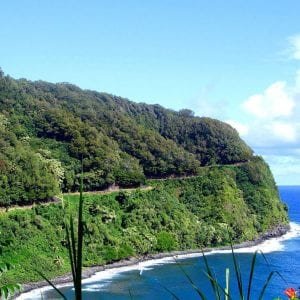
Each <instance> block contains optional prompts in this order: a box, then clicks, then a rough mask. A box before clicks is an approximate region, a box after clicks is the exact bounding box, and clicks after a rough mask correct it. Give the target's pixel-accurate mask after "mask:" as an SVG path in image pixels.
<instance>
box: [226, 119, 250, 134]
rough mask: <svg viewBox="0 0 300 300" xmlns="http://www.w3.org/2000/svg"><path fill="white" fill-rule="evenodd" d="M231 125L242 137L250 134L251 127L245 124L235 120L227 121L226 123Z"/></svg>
mask: <svg viewBox="0 0 300 300" xmlns="http://www.w3.org/2000/svg"><path fill="white" fill-rule="evenodd" d="M225 122H226V123H228V124H229V125H231V126H232V127H233V128H235V129H236V130H237V131H238V133H239V134H240V136H246V135H247V134H248V132H249V127H248V126H247V125H245V124H242V123H240V122H237V121H235V120H227V121H225Z"/></svg>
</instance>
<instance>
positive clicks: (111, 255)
mask: <svg viewBox="0 0 300 300" xmlns="http://www.w3.org/2000/svg"><path fill="white" fill-rule="evenodd" d="M256 164H258V166H259V165H261V164H262V166H264V164H263V163H262V162H261V161H260V160H257V162H256ZM243 168H244V166H235V167H229V166H224V167H218V168H217V167H212V168H206V169H203V170H202V174H200V175H199V176H197V177H192V178H186V179H168V180H150V182H149V181H148V182H147V183H148V184H151V185H152V186H153V189H147V190H142V189H136V190H131V191H130V190H129V191H126V192H124V191H122V192H113V193H109V194H89V193H86V194H85V195H84V199H85V205H84V207H83V233H84V240H83V254H82V257H83V266H92V265H101V264H104V263H110V262H113V261H117V260H120V259H123V258H128V257H130V256H135V255H144V254H148V253H155V252H162V251H171V250H185V249H199V248H203V247H206V246H211V247H215V246H219V245H229V244H230V243H231V241H233V242H234V243H237V242H241V241H245V240H250V239H253V238H255V237H257V236H258V234H259V233H261V227H259V226H257V224H258V223H257V222H258V221H257V220H262V219H263V215H261V214H265V210H264V209H259V210H257V211H254V210H253V208H252V207H251V205H249V204H248V203H247V198H246V196H247V193H246V191H244V190H243V189H241V188H240V187H239V186H238V184H237V183H236V182H235V181H234V178H235V177H236V176H237V174H239V173H240V172H242V169H243ZM265 175H266V174H265ZM262 179H263V182H260V183H259V182H256V184H255V186H254V187H253V188H255V189H258V190H259V189H260V187H261V186H262V185H264V184H265V180H266V179H267V178H262ZM244 184H245V182H244ZM248 185H249V186H252V185H253V183H251V181H249V182H248ZM248 185H247V186H248ZM249 186H248V187H249ZM275 192H276V189H275V190H274V191H269V193H275ZM195 195H196V196H195ZM265 195H266V194H265V193H264V194H262V196H261V199H264V198H263V197H264V196H265ZM268 202H269V204H268V205H269V207H270V209H272V210H273V213H274V218H277V219H276V223H275V221H273V220H271V219H270V221H269V223H268V224H267V223H266V222H264V227H265V228H266V230H267V229H272V228H273V227H274V226H275V225H277V224H281V223H286V222H287V216H286V211H285V210H284V207H283V204H281V202H280V200H279V198H278V197H277V198H270V199H269V198H267V199H264V202H263V203H262V204H261V205H267V203H268ZM78 203H79V196H78V195H69V196H65V197H64V207H65V211H66V213H64V210H63V209H62V205H61V204H54V203H52V204H49V205H42V204H40V205H36V206H34V207H33V208H32V209H23V210H12V211H9V212H6V213H2V214H1V215H0V227H1V228H2V234H1V236H0V248H1V249H3V260H5V261H10V262H12V263H14V264H15V265H16V268H15V269H14V270H11V271H9V272H8V273H7V274H5V276H3V278H2V279H1V280H0V282H3V283H7V282H27V281H34V280H39V279H40V278H39V277H38V274H37V273H36V272H34V271H32V265H34V264H36V261H39V267H40V270H41V271H42V272H43V274H44V275H45V276H47V277H48V278H49V277H52V276H55V275H59V274H63V273H66V272H69V271H70V267H69V264H68V256H69V254H68V246H67V245H68V238H67V237H66V234H65V227H66V224H65V222H64V220H65V219H67V220H69V216H70V215H75V214H76V211H77V209H78ZM270 213H271V212H270ZM65 214H66V215H65ZM276 216H278V217H276ZM74 224H76V223H74ZM68 226H70V225H68ZM74 226H75V225H74ZM21 266H22V267H21Z"/></svg>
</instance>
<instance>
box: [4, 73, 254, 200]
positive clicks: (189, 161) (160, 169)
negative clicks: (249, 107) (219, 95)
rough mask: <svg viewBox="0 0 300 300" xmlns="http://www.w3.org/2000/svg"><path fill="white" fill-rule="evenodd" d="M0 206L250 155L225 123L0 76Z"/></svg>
mask: <svg viewBox="0 0 300 300" xmlns="http://www.w3.org/2000/svg"><path fill="white" fill-rule="evenodd" d="M0 108H1V110H0V133H1V135H0V149H1V154H0V176H1V177H0V178H1V179H0V183H1V187H2V188H1V192H0V193H1V194H0V199H1V200H0V201H1V203H2V204H9V203H15V202H18V201H22V202H26V201H32V200H37V199H45V198H49V197H51V196H53V195H55V194H56V193H57V192H58V191H59V189H60V187H61V188H62V190H63V191H74V190H76V189H77V188H78V174H79V173H80V161H81V159H82V160H83V163H84V171H85V180H84V185H85V189H86V190H97V189H103V188H106V187H107V186H109V185H111V184H118V185H121V186H138V185H139V184H142V183H143V182H144V180H145V178H146V177H152V178H153V177H154V178H157V177H159V178H160V177H167V176H170V175H175V176H176V175H177V176H180V175H193V174H197V173H198V172H199V168H200V167H201V166H206V165H212V164H219V165H220V164H221V165H222V164H233V163H237V162H244V161H248V160H250V159H251V158H252V151H251V149H250V148H249V147H248V146H247V145H246V144H245V143H244V142H243V141H242V140H241V139H240V138H239V136H238V133H237V132H236V130H235V129H233V128H232V127H230V126H229V125H227V124H225V123H222V122H220V121H217V120H213V119H209V118H200V117H194V116H193V115H192V113H191V112H190V111H188V110H182V111H180V112H175V111H172V110H168V109H165V108H163V107H161V106H159V105H146V104H136V103H133V102H130V101H128V100H126V99H122V98H120V97H116V96H113V95H108V94H105V93H98V92H94V91H87V90H82V89H80V88H78V87H77V86H74V85H72V84H68V83H59V84H52V83H47V82H43V81H37V82H31V81H28V80H25V79H20V80H15V79H13V78H11V77H9V76H4V74H3V72H2V73H1V74H0Z"/></svg>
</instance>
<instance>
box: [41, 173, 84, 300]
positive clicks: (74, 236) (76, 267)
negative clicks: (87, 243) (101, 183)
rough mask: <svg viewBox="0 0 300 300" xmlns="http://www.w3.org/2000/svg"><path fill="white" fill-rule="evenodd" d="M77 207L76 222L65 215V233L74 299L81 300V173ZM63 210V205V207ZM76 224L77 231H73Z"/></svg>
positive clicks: (60, 293)
mask: <svg viewBox="0 0 300 300" xmlns="http://www.w3.org/2000/svg"><path fill="white" fill-rule="evenodd" d="M79 192H80V193H79V205H78V216H77V220H76V219H74V217H73V216H72V214H71V215H70V217H69V219H67V217H66V213H65V214H64V215H65V220H64V223H65V231H66V239H67V248H68V253H69V262H70V267H71V272H72V280H73V286H74V290H75V299H76V300H82V250H83V236H84V231H83V173H82V174H81V178H80V190H79ZM63 209H64V210H65V208H64V205H63ZM76 222H77V231H76V230H75V227H76ZM38 273H39V274H40V275H41V276H42V277H43V278H44V279H45V280H46V281H47V282H48V283H49V284H50V285H51V286H52V287H53V288H54V289H55V291H56V292H57V293H58V294H59V295H60V296H61V297H62V298H63V299H67V298H66V296H65V295H64V294H63V293H62V292H61V291H60V290H59V289H58V288H57V287H56V286H55V285H54V284H53V283H52V282H51V281H50V280H49V279H48V278H47V277H46V276H44V275H43V274H42V273H41V272H38Z"/></svg>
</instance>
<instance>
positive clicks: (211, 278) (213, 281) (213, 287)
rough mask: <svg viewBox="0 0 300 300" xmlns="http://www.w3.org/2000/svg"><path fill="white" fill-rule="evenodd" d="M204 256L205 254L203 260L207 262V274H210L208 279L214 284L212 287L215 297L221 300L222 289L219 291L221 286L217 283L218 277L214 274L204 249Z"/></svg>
mask: <svg viewBox="0 0 300 300" xmlns="http://www.w3.org/2000/svg"><path fill="white" fill-rule="evenodd" d="M202 256H203V260H204V264H205V268H206V271H207V275H209V276H208V279H209V281H210V284H211V286H212V289H213V291H214V293H215V297H216V299H218V300H220V299H221V295H220V291H219V287H218V284H217V278H216V276H215V275H214V274H213V272H212V270H211V268H210V266H209V263H208V260H207V258H206V256H205V254H204V252H203V251H202Z"/></svg>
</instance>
